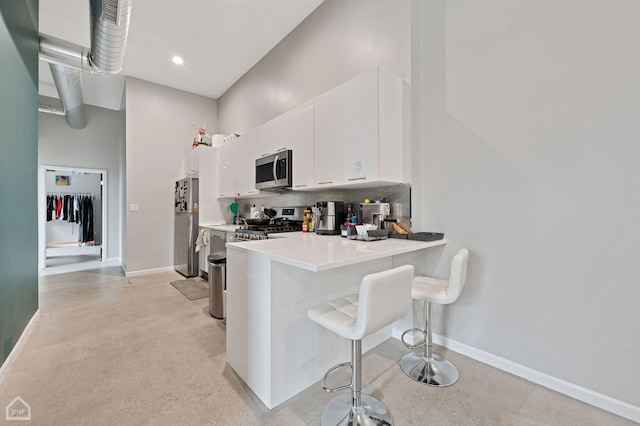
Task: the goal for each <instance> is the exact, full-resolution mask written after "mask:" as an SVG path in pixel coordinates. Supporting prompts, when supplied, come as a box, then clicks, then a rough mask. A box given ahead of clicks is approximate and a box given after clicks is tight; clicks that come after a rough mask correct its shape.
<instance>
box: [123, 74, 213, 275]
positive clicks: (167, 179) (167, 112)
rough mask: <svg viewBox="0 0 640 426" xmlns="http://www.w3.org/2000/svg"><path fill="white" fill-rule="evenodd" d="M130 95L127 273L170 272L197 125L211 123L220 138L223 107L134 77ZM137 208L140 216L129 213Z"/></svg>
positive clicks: (128, 84)
mask: <svg viewBox="0 0 640 426" xmlns="http://www.w3.org/2000/svg"><path fill="white" fill-rule="evenodd" d="M125 90H126V108H125V114H126V123H127V125H126V140H127V144H126V193H127V199H126V209H127V212H126V242H125V245H126V247H125V253H126V260H125V265H126V266H125V269H126V271H127V272H134V271H141V270H149V269H157V268H167V267H170V266H172V265H173V219H174V205H173V202H174V185H175V182H176V180H178V179H180V178H183V177H184V175H185V172H186V171H187V170H190V162H191V149H192V143H193V137H194V136H195V130H194V129H193V127H192V123H196V124H201V123H202V122H204V121H205V120H206V122H207V131H208V132H210V133H216V129H217V119H216V117H217V104H216V101H215V100H214V99H210V98H206V97H203V96H198V95H194V94H191V93H187V92H182V91H180V90H176V89H171V88H168V87H164V86H159V85H157V84H153V83H149V82H146V81H142V80H138V79H135V78H131V77H127V81H126V88H125ZM187 160H188V161H187ZM187 162H188V163H189V164H187ZM131 204H137V205H138V206H139V211H137V212H131V211H128V210H129V206H130V205H131Z"/></svg>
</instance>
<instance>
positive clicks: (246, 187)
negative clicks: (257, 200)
mask: <svg viewBox="0 0 640 426" xmlns="http://www.w3.org/2000/svg"><path fill="white" fill-rule="evenodd" d="M257 139H258V132H257V131H256V129H253V130H249V131H248V132H246V133H245V134H244V135H242V136H241V137H240V138H239V139H238V140H237V141H236V144H238V148H237V150H236V153H237V154H236V156H237V158H236V160H235V161H234V164H235V173H234V176H235V180H234V192H236V193H237V194H240V196H243V195H252V194H258V190H257V189H256V158H257V156H256V150H257Z"/></svg>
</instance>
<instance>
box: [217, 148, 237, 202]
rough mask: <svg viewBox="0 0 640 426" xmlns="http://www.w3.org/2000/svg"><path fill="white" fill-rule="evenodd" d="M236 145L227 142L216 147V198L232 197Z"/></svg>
mask: <svg viewBox="0 0 640 426" xmlns="http://www.w3.org/2000/svg"><path fill="white" fill-rule="evenodd" d="M235 147H236V143H235V141H233V142H228V143H226V144H224V145H221V146H219V147H218V196H219V197H232V196H234V191H233V181H234V178H235V177H234V165H233V159H234V157H235V152H234V151H235Z"/></svg>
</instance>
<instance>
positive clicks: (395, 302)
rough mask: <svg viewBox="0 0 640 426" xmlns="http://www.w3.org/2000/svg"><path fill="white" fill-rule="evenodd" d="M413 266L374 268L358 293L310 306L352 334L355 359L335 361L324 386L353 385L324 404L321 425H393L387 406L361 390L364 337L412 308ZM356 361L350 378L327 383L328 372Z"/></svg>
mask: <svg viewBox="0 0 640 426" xmlns="http://www.w3.org/2000/svg"><path fill="white" fill-rule="evenodd" d="M412 279H413V266H411V265H405V266H400V267H397V268H393V269H390V270H387V271H382V272H378V273H374V274H369V275H367V276H365V277H364V278H363V279H362V282H361V284H360V293H359V294H350V295H347V296H344V297H340V298H338V299H335V300H332V301H330V302H328V303H324V304H322V305H320V306H317V307H315V308H312V309H310V310H309V311H308V316H309V319H311V320H313V321H315V322H317V323H318V324H320V325H321V326H323V327H325V328H327V329H328V330H330V331H332V332H334V333H335V334H337V335H339V336H341V337H344V338H345V339H349V340H351V343H352V345H351V362H350V363H343V364H338V365H337V366H334V367H332V368H331V369H330V370H329V371H328V372H327V373H326V374H325V376H324V379H323V388H324V389H325V390H326V391H328V392H335V391H338V390H342V389H347V388H351V394H350V395H339V396H336V397H335V398H333V399H331V400H330V401H329V402H328V403H327V404H326V405H325V406H324V408H323V409H322V415H321V422H322V425H338V424H340V425H342V424H344V425H354V426H355V425H390V424H392V419H391V414H390V413H389V410H388V409H387V407H385V406H384V404H382V402H380V401H379V400H377V399H375V398H373V397H372V396H370V395H363V394H361V385H362V376H361V374H362V367H361V364H362V339H363V338H364V337H365V336H368V335H369V334H372V333H374V332H376V331H378V330H380V329H382V328H384V327H386V326H387V325H389V324H391V323H393V322H394V321H396V320H398V319H400V318H402V317H404V316H405V315H406V314H407V313H408V312H409V309H410V308H411V282H412ZM345 366H350V367H351V383H350V384H349V385H346V386H341V387H338V388H333V389H330V388H327V387H326V386H325V384H324V382H325V380H326V378H327V377H328V376H329V374H331V373H332V372H334V371H335V370H337V369H338V368H341V367H345Z"/></svg>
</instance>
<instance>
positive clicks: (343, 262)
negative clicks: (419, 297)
mask: <svg viewBox="0 0 640 426" xmlns="http://www.w3.org/2000/svg"><path fill="white" fill-rule="evenodd" d="M446 242H447V241H446V240H439V241H433V242H419V241H410V240H402V239H387V240H383V241H372V242H361V241H355V240H347V239H345V238H341V237H340V236H321V235H316V234H313V233H302V232H294V233H287V234H277V235H275V236H273V237H272V236H270V239H269V240H264V241H247V242H237V243H229V244H227V283H228V285H227V362H228V363H229V365H230V366H231V367H232V368H233V369H234V370H235V371H236V373H238V375H239V376H240V377H241V378H242V379H243V380H244V381H245V382H246V383H247V385H249V387H250V388H251V389H252V390H253V391H254V392H255V393H256V395H257V396H258V397H259V398H260V399H261V400H262V402H263V403H264V404H265V405H266V406H267V407H269V408H274V407H276V406H277V405H279V404H281V403H282V402H284V401H286V400H287V399H289V398H290V397H292V396H294V395H296V394H297V393H299V392H300V391H302V390H303V389H305V388H307V387H309V386H310V385H312V384H313V383H315V382H317V381H318V380H320V379H321V378H322V376H323V375H324V373H325V372H326V370H327V369H328V368H330V367H331V366H333V365H335V364H337V363H340V362H344V361H346V360H348V359H349V346H348V342H347V341H346V340H345V339H342V338H340V337H338V336H337V335H335V334H333V333H331V332H329V331H328V330H326V329H324V328H322V327H320V326H318V325H317V324H315V323H314V322H312V321H310V320H309V319H307V310H308V309H309V308H311V307H313V306H317V305H318V304H320V303H322V302H326V301H328V300H331V299H334V298H336V297H339V296H342V295H344V294H347V293H357V292H358V290H359V286H360V281H361V280H362V277H364V276H365V275H366V274H369V273H373V272H379V271H382V270H386V269H390V268H392V267H395V266H399V265H403V264H413V265H415V266H416V272H420V271H421V270H422V264H423V261H424V258H425V256H427V254H428V253H427V252H426V250H427V249H429V248H432V247H437V246H441V245H443V244H446ZM434 254H436V253H434ZM410 324H411V318H410V315H409V317H407V318H405V319H404V320H400V322H399V323H396V324H395V326H396V327H397V329H398V330H397V331H400V330H404V329H406V328H409V327H410ZM393 327H394V325H392V326H389V327H387V328H385V329H383V330H380V331H379V332H377V333H375V334H373V335H371V336H368V337H367V338H366V339H365V340H363V343H362V346H363V352H364V351H367V350H369V349H371V348H373V347H374V346H376V345H378V344H380V343H382V342H383V341H384V340H386V339H387V338H389V337H390V336H391V335H392V328H393Z"/></svg>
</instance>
